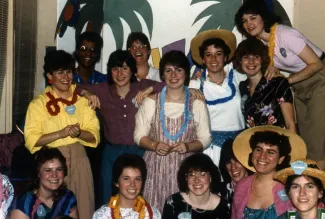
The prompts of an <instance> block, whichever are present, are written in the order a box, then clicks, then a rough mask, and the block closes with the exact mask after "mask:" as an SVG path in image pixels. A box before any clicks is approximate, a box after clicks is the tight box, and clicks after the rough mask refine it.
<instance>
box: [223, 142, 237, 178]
mask: <svg viewBox="0 0 325 219" xmlns="http://www.w3.org/2000/svg"><path fill="white" fill-rule="evenodd" d="M233 143H234V140H233V139H231V138H229V139H227V140H226V141H225V143H224V144H223V145H222V149H221V153H220V161H219V169H220V173H221V176H222V179H223V181H225V182H226V183H230V182H231V177H230V175H229V173H228V171H227V168H226V164H228V163H229V162H230V160H231V159H233V160H236V161H238V160H237V158H236V156H235V154H234V151H233V149H232V145H233Z"/></svg>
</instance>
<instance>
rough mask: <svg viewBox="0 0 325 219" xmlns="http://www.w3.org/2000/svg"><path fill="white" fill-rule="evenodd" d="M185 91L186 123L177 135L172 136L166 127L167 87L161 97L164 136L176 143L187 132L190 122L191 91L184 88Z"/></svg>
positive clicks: (161, 121)
mask: <svg viewBox="0 0 325 219" xmlns="http://www.w3.org/2000/svg"><path fill="white" fill-rule="evenodd" d="M184 90H185V103H184V113H183V116H184V122H183V124H182V126H181V129H180V130H179V131H178V132H177V133H176V134H175V135H171V134H170V133H169V131H168V130H167V128H166V125H165V99H166V87H164V88H163V89H162V91H161V95H160V124H161V126H162V129H163V134H164V136H166V137H167V138H168V139H170V140H172V141H176V140H177V139H178V138H179V137H180V136H181V135H182V134H183V133H184V132H185V130H186V127H187V125H188V122H189V120H190V118H189V103H190V91H189V89H188V87H187V86H185V87H184Z"/></svg>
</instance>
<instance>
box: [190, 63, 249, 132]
mask: <svg viewBox="0 0 325 219" xmlns="http://www.w3.org/2000/svg"><path fill="white" fill-rule="evenodd" d="M231 69H232V66H231V65H227V66H226V67H225V72H226V77H225V79H224V81H223V83H222V85H217V84H216V83H214V82H212V81H210V80H209V77H208V75H209V73H208V70H207V71H206V80H205V82H204V87H203V89H204V96H205V99H206V100H215V99H220V98H224V97H228V96H229V95H231V92H232V91H231V89H230V87H229V85H228V77H229V73H230V71H231ZM233 72H234V76H233V80H232V82H233V84H234V85H235V88H236V94H235V96H234V98H233V99H231V100H230V101H228V102H225V103H221V104H216V105H207V106H208V110H209V115H210V122H211V130H212V131H238V130H242V129H244V128H245V123H244V117H243V114H242V111H241V95H240V92H239V83H240V82H241V81H244V80H246V78H247V77H246V75H245V74H241V73H239V72H237V71H236V70H235V69H234V70H233ZM200 85H201V79H200V78H198V79H196V80H191V81H190V85H189V87H190V88H196V89H200Z"/></svg>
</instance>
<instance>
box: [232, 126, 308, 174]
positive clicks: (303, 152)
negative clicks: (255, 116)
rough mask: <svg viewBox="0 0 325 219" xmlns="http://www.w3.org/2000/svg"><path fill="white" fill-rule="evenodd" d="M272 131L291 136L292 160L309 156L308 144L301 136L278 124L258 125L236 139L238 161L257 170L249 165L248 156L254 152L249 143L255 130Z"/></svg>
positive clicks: (235, 146)
mask: <svg viewBox="0 0 325 219" xmlns="http://www.w3.org/2000/svg"><path fill="white" fill-rule="evenodd" d="M265 131H272V132H276V133H278V134H280V135H286V136H288V137H289V142H290V145H291V153H290V155H291V161H294V160H297V159H305V158H306V156H307V149H306V144H305V142H304V141H303V140H302V138H301V137H300V136H298V135H297V134H295V133H293V132H291V131H289V130H287V129H284V128H280V127H277V126H271V125H265V126H256V127H253V128H250V129H247V130H245V131H243V132H242V133H240V134H239V135H238V136H237V137H236V138H235V140H234V144H233V150H234V154H235V156H236V158H237V159H238V161H239V162H240V163H241V164H242V165H243V166H244V167H246V168H247V169H249V170H251V171H253V172H256V171H255V169H254V167H252V166H249V165H248V157H249V154H250V153H251V152H252V149H251V147H250V144H249V140H250V138H251V136H252V135H253V134H254V133H255V132H265Z"/></svg>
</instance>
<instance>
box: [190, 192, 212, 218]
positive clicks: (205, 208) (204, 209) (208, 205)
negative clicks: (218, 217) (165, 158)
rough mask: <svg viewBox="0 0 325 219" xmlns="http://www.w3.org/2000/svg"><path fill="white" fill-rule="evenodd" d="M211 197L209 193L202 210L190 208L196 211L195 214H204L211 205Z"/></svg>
mask: <svg viewBox="0 0 325 219" xmlns="http://www.w3.org/2000/svg"><path fill="white" fill-rule="evenodd" d="M211 196H212V195H211V193H209V200H208V202H207V204H206V206H205V207H204V208H203V210H199V208H193V206H192V210H194V211H196V212H197V213H200V214H202V213H204V212H206V211H207V210H208V209H209V207H210V204H211ZM188 198H189V199H190V197H188Z"/></svg>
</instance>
